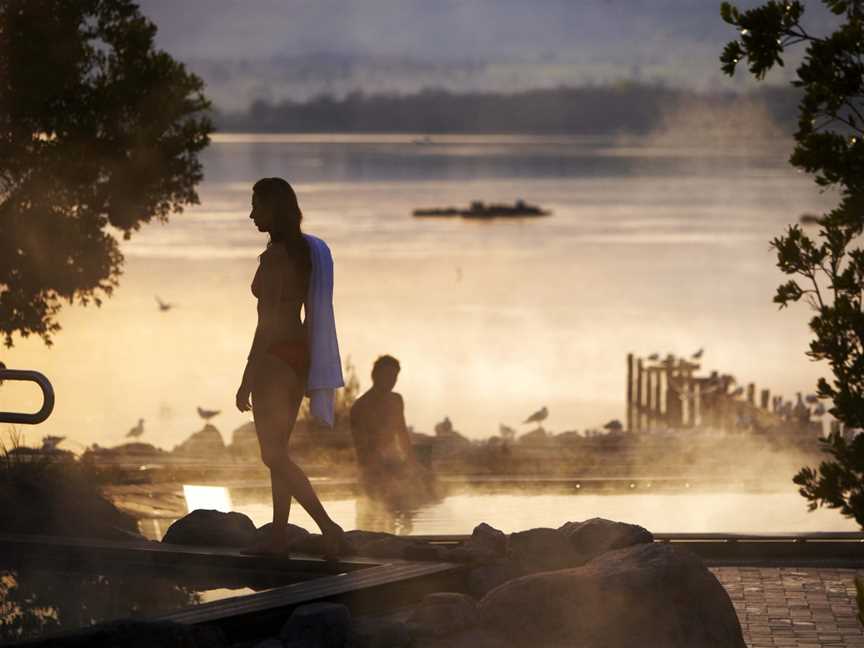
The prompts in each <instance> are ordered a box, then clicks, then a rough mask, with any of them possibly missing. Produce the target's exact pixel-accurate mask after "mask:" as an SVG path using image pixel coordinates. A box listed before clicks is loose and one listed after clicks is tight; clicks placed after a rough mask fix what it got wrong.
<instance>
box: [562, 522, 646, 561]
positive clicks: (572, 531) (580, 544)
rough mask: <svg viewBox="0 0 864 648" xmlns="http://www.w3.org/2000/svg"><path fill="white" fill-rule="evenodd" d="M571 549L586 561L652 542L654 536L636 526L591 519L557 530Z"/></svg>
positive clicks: (568, 523) (569, 523)
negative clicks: (616, 550)
mask: <svg viewBox="0 0 864 648" xmlns="http://www.w3.org/2000/svg"><path fill="white" fill-rule="evenodd" d="M558 530H559V531H561V533H563V534H564V535H565V536H566V537H567V538H568V539H569V540H570V544H572V545H573V548H574V549H576V551H577V552H578V553H579V554H581V555H582V556H583V557H585V558H586V559H587V560H590V559H591V558H594V557H596V556H599V555H600V554H603V553H606V552H607V551H614V550H615V549H623V548H624V547H631V546H633V545H636V544H647V543H651V542H654V536H653V535H652V534H651V532H650V531H648V530H647V529H645V528H643V527H641V526H639V525H638V524H627V523H625V522H613V521H612V520H605V519H603V518H591V519H590V520H586V521H585V522H567V523H565V524H564V525H562V526H561V527H559V529H558Z"/></svg>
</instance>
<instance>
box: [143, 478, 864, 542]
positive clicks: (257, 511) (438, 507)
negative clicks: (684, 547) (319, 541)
mask: <svg viewBox="0 0 864 648" xmlns="http://www.w3.org/2000/svg"><path fill="white" fill-rule="evenodd" d="M223 490H225V491H226V495H225V497H230V494H228V492H227V491H228V489H227V488H226V489H223ZM232 490H233V493H234V497H231V499H232V500H233V501H234V510H235V511H239V512H241V513H245V514H246V515H248V516H249V517H250V518H252V520H253V522H254V523H255V525H256V526H260V525H262V524H265V523H266V522H270V520H271V516H272V512H273V510H272V508H271V503H270V499H269V497H267V495H266V493H265V492H264V491H262V490H260V489H259V490H255V491H251V489H242V488H238V489H232ZM244 491H247V492H244ZM250 491H251V492H250ZM322 499H323V500H324V505H325V507H326V508H327V511H328V513H329V514H330V515H331V516H332V517H333V519H335V520H336V521H337V522H338V523H339V524H341V525H342V526H343V527H345V528H346V529H349V528H352V529H353V528H357V529H365V530H369V531H386V532H389V533H396V534H403V535H404V534H415V535H439V534H444V535H446V534H470V533H471V531H472V530H473V528H474V527H475V526H476V525H477V524H479V523H480V522H487V523H489V524H491V525H492V526H494V527H496V528H498V529H501V530H502V531H505V532H508V533H509V532H513V531H521V530H524V529H530V528H534V527H557V526H560V525H561V524H563V523H564V522H568V521H572V520H586V519H588V518H592V517H604V518H608V519H612V520H621V521H625V522H632V523H635V524H641V525H642V526H644V527H645V528H647V529H649V530H651V531H654V532H659V533H674V532H680V533H689V532H693V533H707V532H715V533H779V532H797V533H807V532H816V531H857V530H859V529H858V526H857V525H856V524H855V522H854V520H850V519H847V518H844V517H843V516H842V515H841V514H840V513H839V512H838V511H837V510H834V509H817V510H816V511H813V512H808V511H807V503H806V501H805V500H804V499H803V498H802V497H801V496H800V495H798V494H797V493H796V492H794V490H793V491H791V492H782V493H777V492H768V493H765V492H695V493H689V492H688V493H662V494H656V493H640V492H632V491H631V492H628V493H627V494H622V495H619V494H592V493H580V494H574V493H572V492H549V491H548V490H547V491H540V492H534V493H533V494H532V492H529V491H519V490H515V489H512V488H511V489H509V490H498V491H495V490H493V491H489V492H481V491H476V490H475V491H468V492H460V493H454V494H451V495H449V496H447V497H446V498H444V499H443V500H442V501H440V502H436V503H432V504H428V505H425V506H421V507H418V508H415V509H408V510H395V511H394V510H388V509H387V508H385V507H383V506H381V505H380V504H375V503H373V502H370V501H369V500H367V499H365V498H357V497H355V496H354V495H347V494H343V495H341V496H334V497H329V498H328V497H327V496H326V494H325V495H323V496H322ZM193 508H194V507H193ZM189 510H192V508H190V509H189ZM291 522H292V523H293V524H298V525H300V526H302V527H304V528H307V529H309V530H310V531H316V532H317V527H316V525H315V523H314V521H313V520H312V519H311V518H310V517H309V516H308V515H307V514H306V512H305V511H304V510H303V509H302V508H301V507H299V506H298V505H296V503H295V505H294V506H293V507H292V509H291ZM142 530H143V532H144V533H145V534H147V535H150V536H151V537H154V538H155V537H158V532H154V531H153V530H151V529H150V528H149V527H148V526H147V525H142Z"/></svg>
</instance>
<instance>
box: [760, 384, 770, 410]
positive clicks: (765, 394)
mask: <svg viewBox="0 0 864 648" xmlns="http://www.w3.org/2000/svg"><path fill="white" fill-rule="evenodd" d="M770 402H771V390H769V389H763V390H762V391H761V392H760V394H759V406H760V407H761V408H762V409H763V410H767V409H768V403H770Z"/></svg>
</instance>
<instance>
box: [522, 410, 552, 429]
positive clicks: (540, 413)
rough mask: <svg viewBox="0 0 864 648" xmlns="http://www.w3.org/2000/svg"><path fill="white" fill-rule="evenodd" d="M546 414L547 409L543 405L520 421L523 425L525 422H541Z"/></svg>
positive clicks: (545, 417)
mask: <svg viewBox="0 0 864 648" xmlns="http://www.w3.org/2000/svg"><path fill="white" fill-rule="evenodd" d="M548 416H549V410H548V409H546V406H545V405H544V406H543V407H542V408H541V409H539V410H537V411H536V412H534V413H533V414H532V415H531V416H529V417H528V418H527V419H525V420H524V421H522V425H525V424H526V423H542V422H543V421H545V420H546V419H547V417H548Z"/></svg>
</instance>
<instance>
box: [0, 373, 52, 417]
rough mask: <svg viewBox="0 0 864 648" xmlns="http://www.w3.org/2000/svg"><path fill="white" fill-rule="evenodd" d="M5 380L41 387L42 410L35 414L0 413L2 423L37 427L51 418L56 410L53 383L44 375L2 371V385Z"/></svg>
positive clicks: (0, 376)
mask: <svg viewBox="0 0 864 648" xmlns="http://www.w3.org/2000/svg"><path fill="white" fill-rule="evenodd" d="M4 380H19V381H21V382H34V383H36V384H37V385H39V389H41V390H42V408H41V409H40V410H39V411H38V412H34V413H33V414H27V413H24V412H2V411H0V423H25V424H27V425H36V424H37V423H41V422H42V421H44V420H45V419H47V418H48V417H49V416H51V412H52V411H53V410H54V388H53V387H52V386H51V381H50V380H48V378H46V377H45V376H44V375H43V374H41V373H39V372H38V371H29V370H26V369H0V384H2V382H3V381H4Z"/></svg>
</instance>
